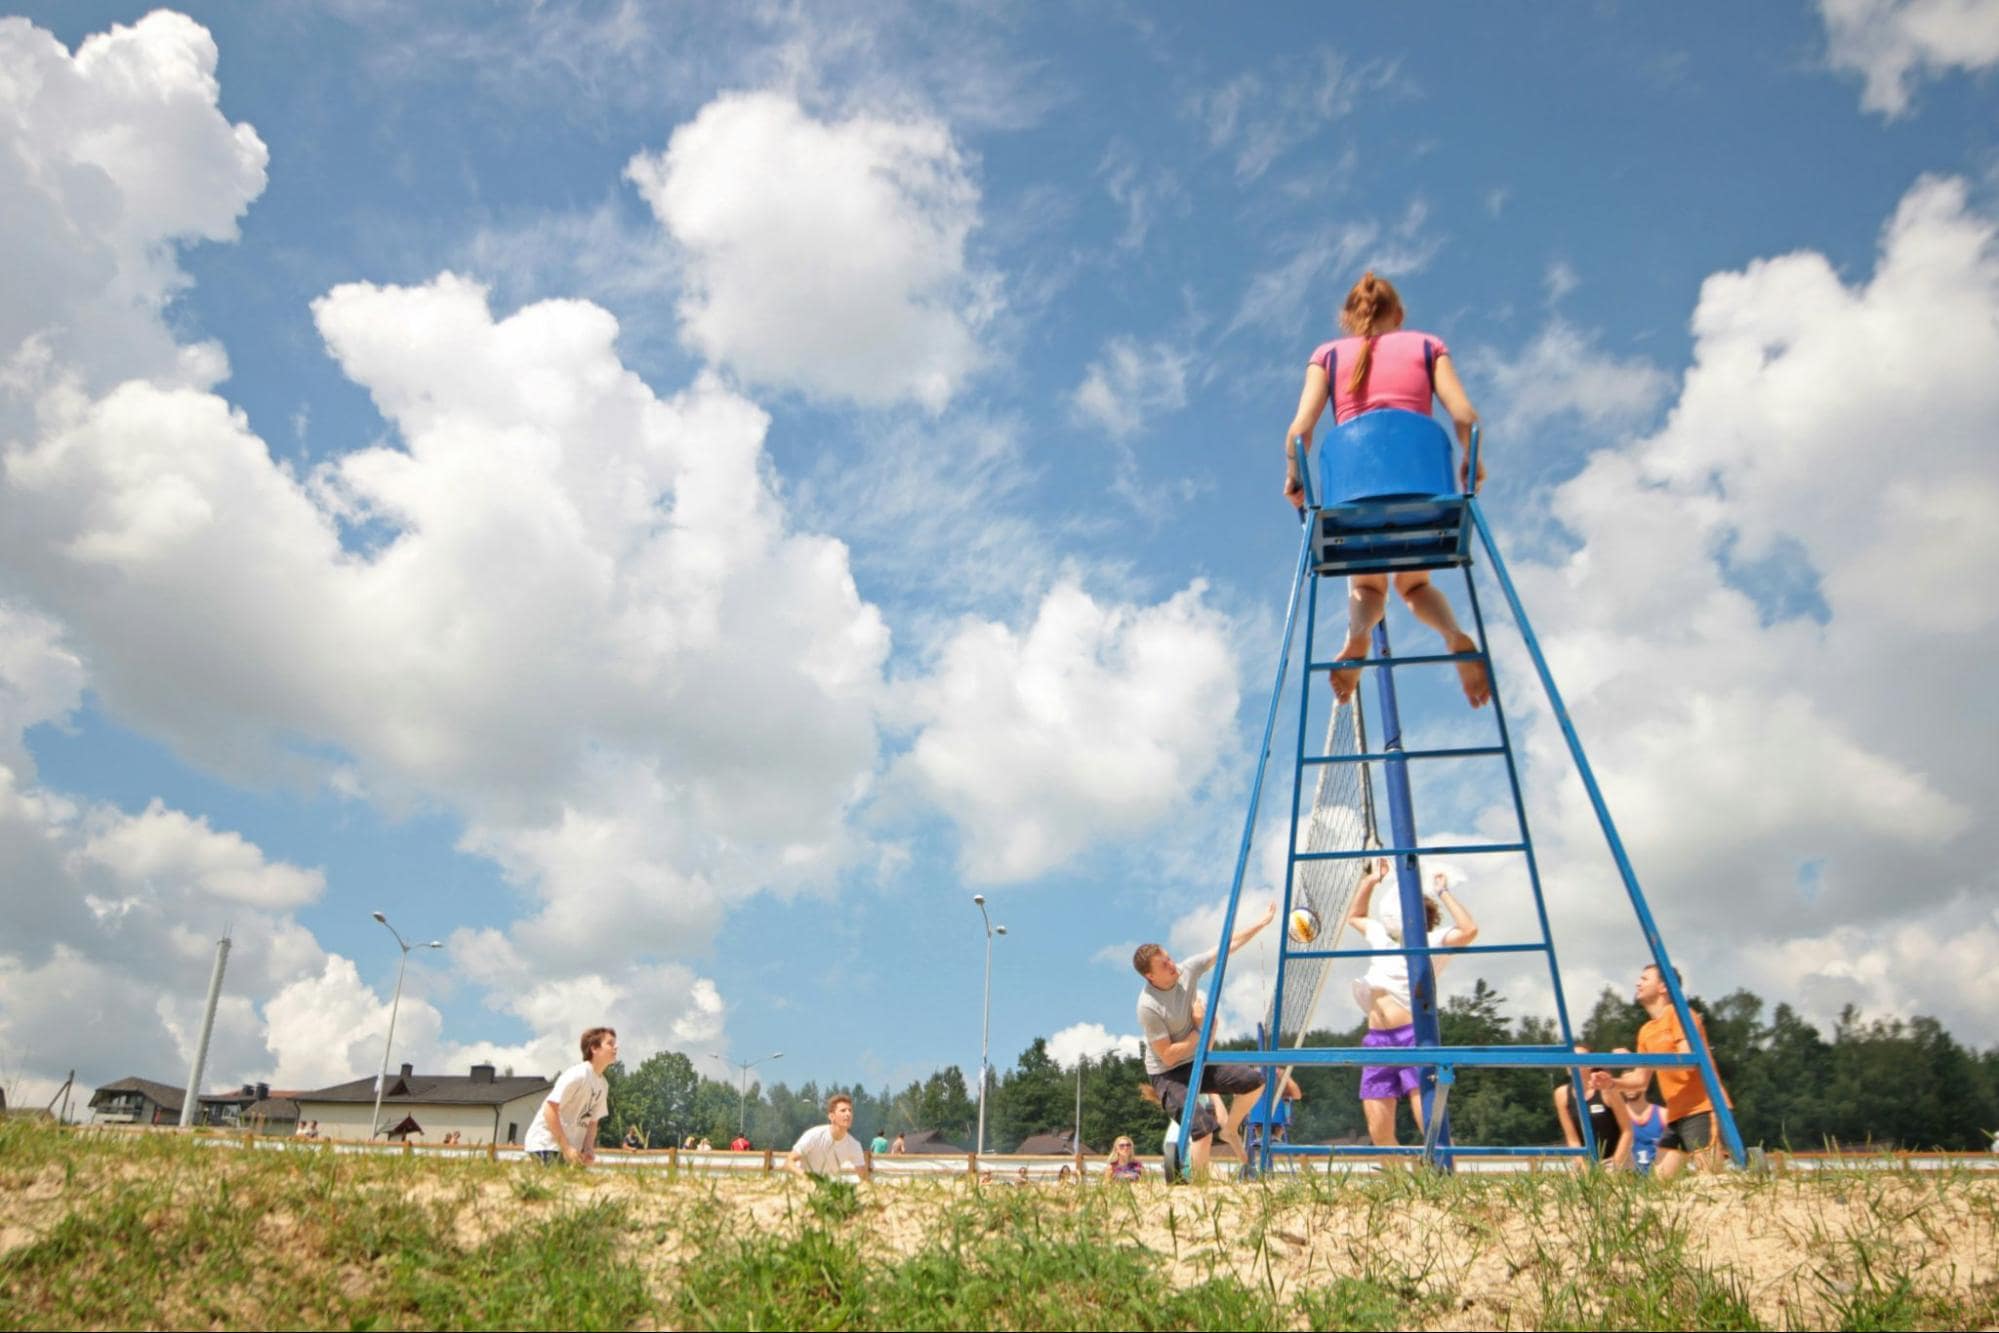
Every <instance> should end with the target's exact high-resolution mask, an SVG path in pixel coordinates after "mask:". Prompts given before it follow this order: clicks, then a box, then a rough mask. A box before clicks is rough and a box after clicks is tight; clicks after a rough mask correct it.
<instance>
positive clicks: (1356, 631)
mask: <svg viewBox="0 0 1999 1333" xmlns="http://www.w3.org/2000/svg"><path fill="white" fill-rule="evenodd" d="M1387 610H1388V576H1387V575H1386V574H1356V575H1354V576H1353V577H1352V578H1350V579H1348V580H1347V641H1346V643H1345V644H1344V645H1342V646H1341V648H1340V660H1342V661H1345V660H1347V659H1349V658H1360V657H1366V656H1367V650H1368V646H1369V645H1370V644H1371V643H1372V642H1373V636H1374V627H1375V626H1376V625H1379V624H1380V623H1381V617H1382V614H1383V613H1384V612H1386V611H1387ZM1358 684H1360V668H1359V667H1348V668H1346V669H1345V670H1343V671H1335V672H1333V698H1334V699H1336V700H1338V701H1339V702H1340V703H1345V702H1346V701H1347V700H1348V699H1350V698H1352V697H1353V692H1354V687H1355V686H1356V685H1358Z"/></svg>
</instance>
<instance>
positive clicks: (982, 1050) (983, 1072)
mask: <svg viewBox="0 0 1999 1333" xmlns="http://www.w3.org/2000/svg"><path fill="white" fill-rule="evenodd" d="M972 903H973V905H974V906H976V907H977V908H978V909H979V920H981V921H983V922H985V923H986V1003H985V1010H984V1013H983V1015H982V1016H981V1018H980V1019H979V1146H978V1150H977V1151H978V1155H979V1156H981V1157H983V1156H985V1155H986V1084H987V1082H988V1081H989V1079H990V1073H991V1069H992V1060H991V1050H992V1032H993V936H995V935H1004V934H1006V927H1005V926H995V925H994V924H993V919H992V918H991V917H989V916H987V915H986V895H985V894H983V893H975V894H973V895H972Z"/></svg>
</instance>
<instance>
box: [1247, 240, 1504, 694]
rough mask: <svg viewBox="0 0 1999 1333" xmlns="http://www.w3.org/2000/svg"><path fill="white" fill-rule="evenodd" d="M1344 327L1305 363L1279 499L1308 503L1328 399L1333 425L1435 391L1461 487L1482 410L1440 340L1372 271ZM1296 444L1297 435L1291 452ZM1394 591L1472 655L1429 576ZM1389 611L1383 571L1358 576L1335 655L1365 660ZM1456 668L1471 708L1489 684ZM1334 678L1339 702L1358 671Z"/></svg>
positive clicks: (1420, 404) (1357, 290) (1403, 581)
mask: <svg viewBox="0 0 1999 1333" xmlns="http://www.w3.org/2000/svg"><path fill="white" fill-rule="evenodd" d="M1340 327H1341V328H1343V329H1345V330H1346V332H1347V334H1348V335H1349V336H1347V337H1345V338H1339V339H1335V340H1334V341H1332V342H1329V343H1325V344H1323V345H1321V346H1320V347H1319V349H1318V350H1317V351H1315V352H1314V353H1313V354H1312V360H1311V364H1309V365H1308V366H1306V367H1305V391H1304V393H1303V394H1302V395H1300V397H1299V399H1298V414H1297V416H1295V417H1294V418H1292V421H1291V429H1290V430H1289V431H1287V432H1285V435H1284V454H1285V459H1286V462H1287V469H1286V472H1285V477H1284V494H1285V496H1286V497H1287V498H1288V499H1289V500H1290V501H1291V503H1292V504H1294V505H1296V506H1298V507H1299V508H1301V509H1302V508H1303V507H1304V504H1305V485H1304V482H1303V481H1302V480H1301V479H1300V476H1299V469H1300V468H1302V467H1303V466H1304V465H1305V461H1306V460H1305V455H1306V453H1307V452H1308V451H1309V450H1310V449H1311V447H1312V431H1313V429H1314V428H1315V427H1317V425H1318V424H1319V417H1320V416H1321V415H1322V414H1323V413H1324V412H1325V410H1326V404H1327V403H1328V402H1329V401H1330V402H1331V403H1332V405H1333V420H1334V422H1335V423H1341V422H1346V421H1350V420H1352V419H1353V418H1354V417H1357V416H1359V415H1360V414H1361V413H1363V412H1372V411H1375V410H1377V409H1380V408H1399V409H1401V410H1403V411H1406V412H1418V413H1421V414H1422V415H1424V416H1428V415H1430V397H1431V394H1432V393H1433V392H1434V393H1435V395H1436V397H1437V398H1438V399H1439V400H1440V401H1442V403H1443V404H1444V407H1445V409H1446V410H1447V411H1449V412H1450V414H1451V422H1452V424H1453V425H1454V426H1456V428H1457V435H1458V443H1459V444H1460V445H1462V446H1463V447H1464V449H1465V458H1464V459H1462V460H1461V461H1460V462H1459V464H1458V481H1459V484H1460V485H1464V484H1466V483H1467V482H1468V478H1467V477H1466V469H1467V467H1468V465H1469V462H1470V454H1471V428H1472V427H1473V426H1474V425H1475V424H1477V422H1478V412H1477V411H1476V410H1475V409H1474V408H1473V407H1472V405H1471V399H1470V398H1468V397H1466V395H1465V390H1464V385H1463V384H1462V383H1460V382H1459V380H1458V373H1457V371H1456V370H1455V369H1454V368H1453V367H1452V365H1451V352H1450V349H1449V348H1448V347H1446V346H1444V342H1443V339H1441V338H1438V337H1435V336H1433V335H1431V334H1427V333H1419V332H1417V331H1415V330H1413V329H1410V330H1405V329H1403V327H1402V298H1401V297H1400V296H1398V295H1397V294H1396V292H1395V288H1394V286H1393V285H1391V284H1390V283H1389V282H1388V280H1387V279H1385V278H1377V277H1376V276H1375V275H1374V274H1373V273H1372V272H1369V273H1367V274H1365V275H1364V276H1363V277H1362V278H1361V280H1360V281H1359V282H1357V283H1355V284H1354V286H1353V290H1352V291H1350V292H1348V293H1347V300H1346V305H1345V306H1344V307H1343V308H1342V309H1341V311H1340ZM1294 440H1296V441H1298V446H1297V447H1296V448H1295V449H1294V448H1293V446H1292V441H1294ZM1477 480H1478V482H1480V483H1483V482H1484V481H1485V463H1484V461H1483V459H1481V460H1480V462H1479V468H1478V478H1477ZM1474 489H1475V488H1474ZM1395 591H1396V592H1397V593H1399V594H1401V596H1402V600H1403V601H1405V602H1407V603H1408V604H1409V609H1410V610H1411V611H1413V612H1415V613H1416V618H1417V619H1419V620H1421V621H1422V622H1423V623H1424V624H1426V625H1428V626H1430V628H1432V629H1434V630H1436V631H1437V633H1439V634H1441V635H1443V636H1444V643H1445V644H1446V645H1447V646H1448V648H1449V650H1450V651H1451V652H1454V653H1470V652H1476V651H1478V644H1477V642H1476V641H1475V640H1474V639H1473V638H1472V637H1471V635H1469V634H1466V633H1465V632H1464V631H1463V630H1462V629H1459V628H1458V622H1457V619H1456V617H1455V616H1453V615H1452V614H1451V603H1450V600H1449V599H1448V598H1446V597H1445V596H1444V594H1443V592H1442V591H1440V590H1439V589H1437V588H1435V587H1433V586H1432V585H1431V583H1430V575H1429V574H1428V573H1427V572H1425V571H1420V570H1419V571H1416V572H1413V573H1406V574H1397V575H1396V576H1395ZM1387 609H1388V576H1387V575H1386V574H1355V575H1353V576H1352V577H1350V578H1349V579H1348V580H1347V626H1348V630H1347V641H1346V645H1345V647H1343V648H1342V649H1341V650H1340V660H1342V661H1347V660H1357V659H1359V658H1363V657H1366V656H1367V653H1368V646H1369V644H1370V642H1371V641H1372V636H1373V634H1374V627H1375V626H1376V625H1377V624H1379V623H1380V622H1381V617H1382V613H1383V612H1385V611H1386V610H1387ZM1457 668H1458V679H1459V683H1460V684H1462V685H1463V686H1464V691H1465V698H1466V699H1467V700H1469V701H1470V702H1471V706H1472V707H1473V708H1477V707H1480V706H1481V705H1483V704H1484V703H1485V702H1486V701H1487V700H1489V699H1491V698H1492V685H1491V682H1490V680H1489V679H1488V678H1487V676H1486V673H1485V665H1484V664H1483V663H1481V662H1459V663H1458V664H1457ZM1332 675H1333V694H1334V696H1335V697H1336V698H1337V699H1338V700H1339V701H1340V702H1342V703H1344V702H1346V700H1347V699H1348V698H1349V697H1350V696H1351V695H1352V694H1353V692H1354V687H1355V686H1356V685H1357V684H1359V683H1360V671H1359V669H1358V668H1351V667H1350V668H1347V669H1346V670H1342V671H1335V672H1333V673H1332Z"/></svg>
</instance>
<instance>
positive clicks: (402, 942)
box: [368, 912, 444, 1139]
mask: <svg viewBox="0 0 1999 1333" xmlns="http://www.w3.org/2000/svg"><path fill="white" fill-rule="evenodd" d="M374 916H375V920H377V921H379V922H381V923H382V925H383V926H384V927H386V928H387V930H388V932H389V934H391V935H394V936H395V937H396V947H397V948H399V949H401V950H402V951H403V960H402V962H400V963H398V964H396V998H395V999H394V1000H393V1001H391V1002H390V1004H389V1039H388V1040H387V1041H385V1042H383V1043H382V1072H381V1073H380V1074H379V1075H377V1076H376V1078H375V1113H374V1116H373V1118H371V1119H370V1120H369V1121H368V1137H369V1138H371V1139H372V1138H374V1137H375V1135H376V1134H378V1133H380V1132H381V1129H382V1089H383V1088H385V1087H387V1086H388V1082H389V1052H390V1051H391V1050H392V1049H394V1047H395V1044H396V1013H397V1011H398V1010H400V1009H401V1008H402V1006H403V969H404V968H407V967H408V966H409V965H410V950H411V949H442V948H443V947H444V941H443V940H431V941H430V942H429V943H417V944H412V943H410V942H409V941H408V940H406V939H404V938H403V936H402V932H401V931H399V930H397V929H396V928H395V927H394V926H391V925H389V918H388V917H386V916H384V915H383V914H382V913H380V912H376V913H375V914H374Z"/></svg>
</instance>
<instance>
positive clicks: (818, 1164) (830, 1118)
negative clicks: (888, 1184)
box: [785, 1092, 869, 1180]
mask: <svg viewBox="0 0 1999 1333" xmlns="http://www.w3.org/2000/svg"><path fill="white" fill-rule="evenodd" d="M853 1127H854V1099H853V1098H852V1097H849V1096H848V1095H847V1094H846V1093H844V1092H836V1093H834V1094H833V1095H832V1096H831V1097H828V1098H827V1099H826V1123H825V1124H823V1125H814V1126H813V1127H812V1128H810V1129H808V1130H806V1131H805V1132H804V1133H803V1134H800V1135H799V1136H798V1142H796V1143H794V1144H792V1145H791V1155H790V1156H789V1157H788V1158H786V1159H785V1167H786V1169H787V1170H790V1171H792V1172H795V1173H796V1174H798V1175H801V1176H803V1175H814V1176H831V1177H832V1178H834V1179H836V1180H837V1179H838V1178H839V1176H840V1172H841V1171H842V1170H845V1169H848V1168H851V1169H852V1170H853V1172H854V1174H855V1175H857V1176H859V1177H860V1178H861V1179H862V1180H867V1179H869V1174H868V1155H867V1152H866V1151H865V1150H864V1149H863V1148H862V1147H861V1141H860V1140H859V1139H857V1138H855V1137H854V1136H853V1135H852V1134H850V1133H848V1132H847V1131H849V1130H850V1129H852V1128H853Z"/></svg>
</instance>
